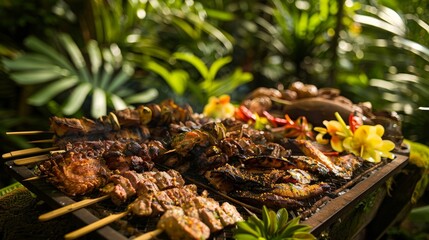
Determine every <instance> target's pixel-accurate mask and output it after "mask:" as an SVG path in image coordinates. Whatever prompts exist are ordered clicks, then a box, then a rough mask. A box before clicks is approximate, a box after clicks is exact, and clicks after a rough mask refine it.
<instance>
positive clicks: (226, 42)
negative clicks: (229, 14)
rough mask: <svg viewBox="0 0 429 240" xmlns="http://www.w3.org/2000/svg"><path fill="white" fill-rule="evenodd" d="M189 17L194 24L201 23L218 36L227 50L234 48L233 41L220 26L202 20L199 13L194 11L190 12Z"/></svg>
mask: <svg viewBox="0 0 429 240" xmlns="http://www.w3.org/2000/svg"><path fill="white" fill-rule="evenodd" d="M187 17H188V19H189V20H190V21H191V22H192V23H193V24H194V25H197V26H198V25H199V26H200V27H201V28H202V29H203V30H204V31H205V32H206V33H208V34H210V35H211V36H213V37H215V38H217V39H218V40H219V41H220V42H221V43H222V44H223V45H224V46H225V48H226V49H227V50H229V51H231V50H232V48H233V45H232V42H231V41H230V40H229V39H228V38H227V36H226V35H225V34H224V33H222V32H221V31H220V30H219V29H218V28H216V27H214V26H213V25H211V24H210V23H209V22H207V21H202V22H201V20H200V18H199V17H198V15H196V14H194V13H189V14H188V16H187Z"/></svg>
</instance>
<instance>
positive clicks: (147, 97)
mask: <svg viewBox="0 0 429 240" xmlns="http://www.w3.org/2000/svg"><path fill="white" fill-rule="evenodd" d="M158 95H159V93H158V90H156V89H155V88H150V89H147V90H145V91H143V92H140V93H137V94H134V95H132V96H129V97H127V98H126V99H125V101H126V102H127V103H130V104H133V103H148V102H151V101H153V100H154V99H155V98H157V97H158Z"/></svg>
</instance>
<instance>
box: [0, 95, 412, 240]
mask: <svg viewBox="0 0 429 240" xmlns="http://www.w3.org/2000/svg"><path fill="white" fill-rule="evenodd" d="M50 124H51V129H50V132H49V134H51V135H53V138H52V148H49V149H48V150H49V152H48V154H42V155H40V154H37V156H28V155H26V154H27V153H25V154H22V155H21V154H19V152H16V153H10V156H8V157H10V158H15V159H13V160H9V161H7V162H6V165H7V166H8V170H9V172H10V173H11V174H12V175H13V176H14V177H15V178H16V179H18V180H19V181H20V182H21V183H23V185H25V186H26V187H27V188H29V189H30V190H31V191H33V192H34V193H35V194H37V195H38V196H39V197H40V198H42V199H43V200H45V201H46V202H48V203H49V204H50V205H52V207H54V208H59V207H63V206H67V205H69V204H72V203H76V202H81V201H84V200H86V201H91V200H93V201H94V202H97V203H95V204H91V205H89V204H88V205H89V206H85V207H83V208H80V209H74V211H73V212H72V213H71V214H73V215H74V216H75V217H77V218H78V219H79V220H80V221H81V222H82V225H86V224H89V225H91V224H93V223H94V222H98V221H100V219H104V218H106V217H109V216H110V217H111V218H112V219H113V220H114V221H113V220H112V221H111V222H112V224H110V225H107V226H100V227H95V229H93V230H94V232H95V234H98V237H101V238H104V239H128V238H138V237H139V236H141V235H144V234H145V233H147V232H150V233H153V236H152V237H155V238H159V239H165V238H167V239H210V238H211V239H232V233H231V232H232V229H233V228H234V225H235V223H236V222H238V221H241V220H243V219H245V218H246V217H247V216H249V214H259V213H260V209H261V207H262V206H263V205H265V206H267V207H269V208H271V209H280V208H286V209H287V210H288V211H289V213H290V214H291V215H292V216H301V218H302V219H303V220H304V221H307V222H308V223H309V224H310V225H313V227H314V228H315V231H320V230H321V228H322V225H324V224H327V223H329V221H332V219H333V218H334V217H335V215H336V214H339V212H340V209H341V208H344V209H346V207H347V206H348V205H351V204H352V203H353V202H354V201H358V200H359V199H360V198H361V197H363V196H364V194H363V193H365V192H367V191H368V190H369V189H371V188H372V187H376V186H377V184H378V183H381V182H382V180H383V179H385V178H387V177H389V176H391V175H392V174H393V173H394V172H395V171H397V170H398V169H400V168H401V167H402V166H403V165H404V164H405V162H406V159H407V157H406V156H402V155H400V154H399V155H398V156H397V157H396V159H395V160H394V161H382V162H381V163H378V164H374V163H369V162H365V161H363V160H362V159H360V158H359V157H356V156H354V155H351V154H340V155H333V156H329V155H326V154H324V149H323V146H320V145H318V144H317V143H315V142H313V141H310V140H298V139H288V138H282V137H278V136H277V135H275V134H272V133H271V132H269V131H260V130H255V129H253V128H252V127H250V126H249V125H248V124H246V123H245V122H242V121H238V120H235V119H233V118H227V119H224V120H216V121H215V120H213V119H208V118H205V117H202V116H201V114H196V113H194V112H193V111H192V109H191V108H190V107H188V106H185V107H182V106H179V105H177V104H176V103H175V102H173V101H171V100H167V101H164V102H162V103H160V104H148V105H144V106H139V107H136V108H134V109H124V110H120V111H114V112H111V113H110V114H109V115H107V116H104V117H101V118H99V119H97V120H91V119H88V118H60V117H52V118H51V119H50ZM35 152H39V151H35ZM30 154H31V153H30ZM33 155H35V154H34V152H33ZM4 156H5V155H4ZM16 158H19V159H16ZM383 169H384V171H383ZM365 181H372V182H371V184H369V185H368V184H367V183H366V185H365V184H364V185H362V186H360V187H359V185H360V184H362V183H365ZM363 188H365V189H363ZM353 189H358V192H355V193H353ZM353 194H354V195H353ZM344 196H349V197H348V198H346V199H347V200H345V198H344ZM350 196H352V197H351V198H350ZM94 199H96V200H94ZM332 204H334V205H336V207H335V206H334V205H332ZM338 204H339V205H338ZM324 209H331V210H329V211H330V212H327V213H323V214H322V215H321V212H323V210H324ZM332 209H335V210H332ZM106 221H107V220H106ZM76 234H77V235H73V234H71V235H68V236H66V238H70V239H72V238H76V237H80V236H81V235H79V234H80V233H76ZM83 234H86V232H85V233H83Z"/></svg>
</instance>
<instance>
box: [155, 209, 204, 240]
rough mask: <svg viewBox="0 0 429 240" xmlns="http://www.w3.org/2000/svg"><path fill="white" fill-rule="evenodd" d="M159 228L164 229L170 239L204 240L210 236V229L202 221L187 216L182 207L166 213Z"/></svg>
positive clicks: (158, 225)
mask: <svg viewBox="0 0 429 240" xmlns="http://www.w3.org/2000/svg"><path fill="white" fill-rule="evenodd" d="M157 227H158V228H160V229H164V231H165V232H166V233H167V234H168V236H169V237H170V239H183V240H202V239H207V238H209V236H210V229H209V228H208V227H207V226H206V225H205V224H204V223H203V222H201V220H199V219H198V218H193V217H189V216H186V215H185V213H184V211H183V209H182V208H180V207H174V208H172V209H170V210H168V211H167V212H165V213H164V214H163V215H162V216H161V218H160V220H159V222H158V224H157Z"/></svg>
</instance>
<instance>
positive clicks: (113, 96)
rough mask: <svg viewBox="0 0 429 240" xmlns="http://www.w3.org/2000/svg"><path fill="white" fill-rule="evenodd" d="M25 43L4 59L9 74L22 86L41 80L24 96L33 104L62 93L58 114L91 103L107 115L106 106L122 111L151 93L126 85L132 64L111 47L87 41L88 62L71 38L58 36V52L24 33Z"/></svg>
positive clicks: (150, 97)
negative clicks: (25, 49)
mask: <svg viewBox="0 0 429 240" xmlns="http://www.w3.org/2000/svg"><path fill="white" fill-rule="evenodd" d="M25 45H26V46H27V47H28V48H29V49H30V50H32V52H31V53H27V54H23V55H22V56H19V57H18V58H17V59H15V60H4V61H3V63H4V65H5V66H6V67H7V68H8V69H9V70H10V76H11V78H12V79H14V80H15V81H16V82H17V83H19V84H23V85H35V84H43V85H42V87H41V88H40V90H38V91H37V92H36V93H35V94H34V95H32V96H30V98H29V99H28V101H29V103H30V104H32V105H35V106H44V105H46V104H48V103H49V102H50V101H53V99H54V97H56V96H58V95H59V94H61V93H63V94H64V95H66V96H65V99H66V100H64V103H63V104H62V106H61V112H62V113H63V114H64V115H73V114H75V113H76V112H78V111H79V110H80V109H82V108H83V107H84V104H85V102H90V104H89V105H90V112H91V116H92V117H94V118H97V117H100V116H102V115H106V112H107V110H108V109H112V108H113V109H124V108H126V107H127V106H128V105H129V104H132V103H141V102H148V101H151V100H153V99H154V98H155V97H156V94H157V91H156V89H147V90H146V91H145V92H141V93H138V92H135V91H133V90H132V88H131V86H130V85H128V86H130V87H128V88H127V87H125V86H126V84H130V82H131V80H132V77H133V74H134V66H133V65H132V63H130V62H128V61H126V60H123V56H122V54H121V51H120V49H119V48H118V47H117V46H116V45H113V44H112V45H111V46H110V48H105V49H100V48H99V46H98V44H97V42H96V41H94V40H93V41H90V42H89V43H88V45H87V49H86V50H87V53H88V58H89V61H87V60H86V59H85V57H84V55H83V53H82V52H81V50H80V49H79V47H78V46H77V44H76V43H75V42H74V41H73V39H72V38H71V37H70V36H69V35H67V34H60V35H59V45H60V47H61V50H62V51H63V52H66V53H67V54H64V55H63V54H62V53H60V52H59V51H57V50H56V49H54V48H53V47H51V46H49V45H47V44H46V43H44V42H42V41H40V40H39V39H36V38H33V37H29V38H28V39H27V40H26V41H25Z"/></svg>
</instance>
